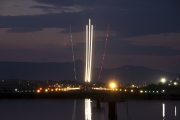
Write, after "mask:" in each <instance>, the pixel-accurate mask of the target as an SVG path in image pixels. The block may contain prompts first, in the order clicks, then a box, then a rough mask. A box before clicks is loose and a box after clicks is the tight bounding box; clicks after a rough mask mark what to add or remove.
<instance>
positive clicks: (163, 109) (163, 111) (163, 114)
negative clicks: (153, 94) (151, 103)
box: [162, 103, 165, 118]
mask: <svg viewBox="0 0 180 120" xmlns="http://www.w3.org/2000/svg"><path fill="white" fill-rule="evenodd" d="M162 117H163V118H165V104H164V103H163V104H162Z"/></svg>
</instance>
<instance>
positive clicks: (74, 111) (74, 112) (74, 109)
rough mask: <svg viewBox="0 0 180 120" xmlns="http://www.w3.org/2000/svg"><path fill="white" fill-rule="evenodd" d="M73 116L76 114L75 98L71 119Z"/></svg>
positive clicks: (73, 118) (73, 119)
mask: <svg viewBox="0 0 180 120" xmlns="http://www.w3.org/2000/svg"><path fill="white" fill-rule="evenodd" d="M75 116H76V100H74V107H73V115H72V120H75Z"/></svg>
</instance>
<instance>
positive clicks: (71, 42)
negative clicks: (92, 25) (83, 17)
mask: <svg viewBox="0 0 180 120" xmlns="http://www.w3.org/2000/svg"><path fill="white" fill-rule="evenodd" d="M70 37H71V45H72V55H73V63H74V78H75V80H77V78H76V65H75V60H74V47H73V41H72V33H71V25H70Z"/></svg>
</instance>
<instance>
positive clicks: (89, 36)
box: [85, 19, 93, 82]
mask: <svg viewBox="0 0 180 120" xmlns="http://www.w3.org/2000/svg"><path fill="white" fill-rule="evenodd" d="M92 54H93V25H91V19H89V25H86V66H85V82H90V81H91V69H92Z"/></svg>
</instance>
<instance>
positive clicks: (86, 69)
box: [85, 25, 88, 82]
mask: <svg viewBox="0 0 180 120" xmlns="http://www.w3.org/2000/svg"><path fill="white" fill-rule="evenodd" d="M87 72H88V25H86V68H85V82H87Z"/></svg>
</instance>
